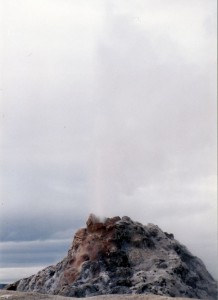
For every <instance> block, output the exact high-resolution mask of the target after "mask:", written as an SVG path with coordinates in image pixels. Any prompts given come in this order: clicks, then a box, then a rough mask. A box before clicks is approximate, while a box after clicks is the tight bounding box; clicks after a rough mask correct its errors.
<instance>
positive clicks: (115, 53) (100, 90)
mask: <svg viewBox="0 0 218 300" xmlns="http://www.w3.org/2000/svg"><path fill="white" fill-rule="evenodd" d="M0 11H1V16H0V18H1V26H0V28H1V29H0V64H1V71H0V75H1V78H0V97H1V102H0V151H1V156H0V218H1V221H0V240H1V243H0V266H1V272H0V282H11V281H13V280H17V279H19V278H21V277H23V276H27V275H30V274H33V273H35V272H36V271H37V270H39V269H40V268H42V267H45V266H47V265H50V264H53V263H56V262H58V261H59V260H60V259H61V258H63V257H64V256H65V255H66V253H67V250H68V248H69V247H70V244H71V241H72V237H73V235H74V233H75V231H76V229H77V228H79V227H81V226H84V225H85V222H86V219H87V217H88V215H89V213H90V212H94V213H96V214H98V215H100V216H109V217H110V216H115V215H120V216H124V215H128V216H130V217H131V218H132V219H133V220H137V221H139V222H142V223H143V224H147V223H154V224H157V225H158V226H159V227H160V228H161V229H163V230H164V231H168V232H172V233H174V235H175V237H176V239H177V240H179V241H180V242H181V243H183V244H185V245H186V246H187V247H188V248H189V249H190V250H191V251H192V252H193V254H195V255H197V256H199V257H200V258H201V259H203V261H204V262H205V264H206V266H207V268H208V270H209V271H210V272H211V273H212V275H213V276H215V277H218V276H217V265H216V263H215V262H216V261H217V259H216V257H217V256H216V255H217V238H216V233H217V232H216V228H217V226H216V225H217V210H216V205H217V204H216V195H217V190H216V178H217V177H216V150H217V149H216V121H217V119H216V111H217V109H216V0H206V1H205V0H134V1H133V0H119V1H117V0H116V1H115V0H92V1H88V0H19V1H18V0H0Z"/></svg>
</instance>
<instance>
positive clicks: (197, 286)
mask: <svg viewBox="0 0 218 300" xmlns="http://www.w3.org/2000/svg"><path fill="white" fill-rule="evenodd" d="M86 224H87V227H86V228H81V229H79V230H78V231H77V232H76V234H75V236H74V240H73V243H72V247H71V248H70V250H69V251H68V255H67V257H65V258H64V259H63V260H62V261H61V262H59V263H58V264H57V265H55V266H49V267H47V268H45V269H44V270H42V271H40V272H38V273H37V274H36V275H33V276H30V277H28V278H24V279H21V280H19V281H17V282H16V283H14V284H11V285H9V286H8V287H7V289H11V290H18V291H34V292H40V293H47V294H59V295H63V296H71V297H87V296H95V295H104V294H156V295H165V296H172V297H190V298H200V299H216V297H217V284H216V282H215V280H214V279H213V278H212V276H211V275H210V274H209V273H208V271H207V270H206V268H205V266H204V264H203V262H202V261H201V260H200V259H199V258H197V257H196V256H193V255H192V254H191V253H190V252H189V251H188V250H187V249H186V247H185V246H183V245H181V244H180V243H179V242H178V241H176V240H175V239H174V236H173V234H168V233H166V232H163V231H162V230H161V229H160V228H159V227H158V226H156V225H153V224H148V225H147V226H144V225H142V224H141V223H138V222H134V221H132V220H131V219H130V218H129V217H122V218H120V217H114V218H107V219H105V220H104V221H100V220H99V219H98V218H97V217H96V216H95V215H93V214H91V215H90V216H89V218H88V220H87V222H86Z"/></svg>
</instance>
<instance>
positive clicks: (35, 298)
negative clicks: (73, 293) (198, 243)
mask: <svg viewBox="0 0 218 300" xmlns="http://www.w3.org/2000/svg"><path fill="white" fill-rule="evenodd" d="M1 299H2V300H5V299H9V300H41V299H43V300H69V299H81V300H84V299H86V300H172V299H175V300H187V299H190V298H171V297H165V296H155V295H104V296H103V295H100V296H96V297H88V298H71V297H62V296H53V295H44V294H38V293H29V292H28V293H25V292H17V291H16V292H14V291H6V290H0V300H1ZM192 300H194V299H192Z"/></svg>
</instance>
